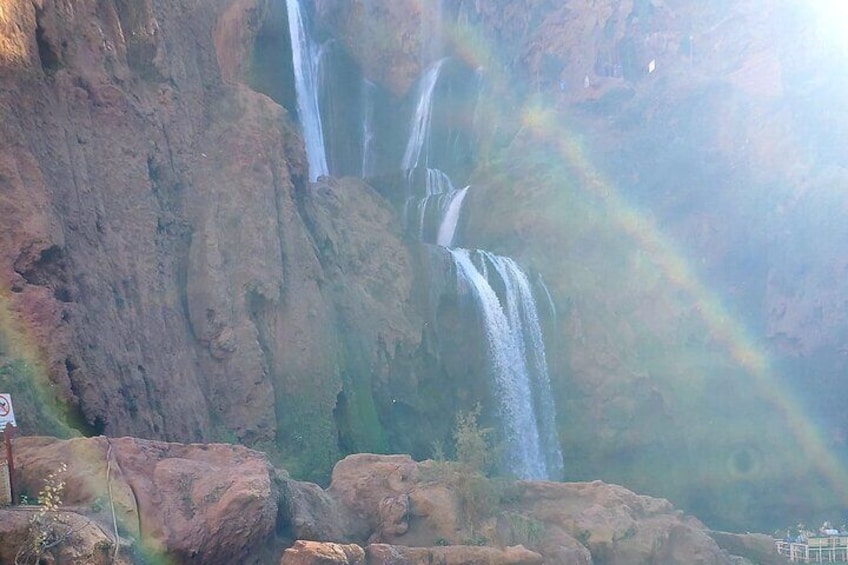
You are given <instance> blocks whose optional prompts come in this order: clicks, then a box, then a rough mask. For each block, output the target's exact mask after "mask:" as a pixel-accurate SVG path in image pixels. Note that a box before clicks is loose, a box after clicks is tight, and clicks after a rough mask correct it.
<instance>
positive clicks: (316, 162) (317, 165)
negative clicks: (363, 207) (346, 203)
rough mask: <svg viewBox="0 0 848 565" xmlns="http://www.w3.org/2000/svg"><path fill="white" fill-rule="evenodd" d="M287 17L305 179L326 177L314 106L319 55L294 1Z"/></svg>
mask: <svg viewBox="0 0 848 565" xmlns="http://www.w3.org/2000/svg"><path fill="white" fill-rule="evenodd" d="M286 8H287V9H288V16H289V35H290V36H291V43H292V60H293V63H294V82H295V90H296V94H297V113H298V116H299V118H300V125H301V127H302V129H303V141H304V144H305V145H306V159H307V161H308V163H309V179H310V180H315V179H317V178H318V177H319V176H321V175H326V174H328V169H327V156H326V153H325V150H324V129H323V126H322V124H321V112H320V108H319V105H318V71H319V59H320V53H319V49H318V46H317V45H315V42H314V41H313V40H312V37H311V36H310V35H309V30H308V28H307V25H306V21H305V20H304V17H303V13H302V12H301V9H300V2H299V1H298V0H286Z"/></svg>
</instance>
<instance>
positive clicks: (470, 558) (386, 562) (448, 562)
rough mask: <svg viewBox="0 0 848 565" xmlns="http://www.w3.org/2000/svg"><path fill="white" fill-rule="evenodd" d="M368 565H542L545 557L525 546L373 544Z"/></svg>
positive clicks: (369, 550)
mask: <svg viewBox="0 0 848 565" xmlns="http://www.w3.org/2000/svg"><path fill="white" fill-rule="evenodd" d="M365 554H366V556H367V557H368V565H429V564H430V563H439V564H441V565H541V564H542V563H544V560H543V559H542V556H541V555H539V554H538V553H536V552H533V551H530V550H528V549H525V548H524V547H522V546H516V547H507V548H504V549H498V548H494V547H477V546H472V545H454V546H444V547H405V546H399V545H385V544H371V545H369V546H368V547H366V548H365Z"/></svg>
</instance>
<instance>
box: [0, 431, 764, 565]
mask: <svg viewBox="0 0 848 565" xmlns="http://www.w3.org/2000/svg"><path fill="white" fill-rule="evenodd" d="M14 452H15V458H16V462H17V475H16V484H17V487H18V491H19V492H21V493H26V494H27V496H28V497H29V498H30V499H32V497H34V496H37V493H39V492H40V491H42V487H43V486H44V484H45V483H46V482H49V481H50V480H51V479H49V476H50V474H51V473H54V475H55V476H56V477H58V480H59V481H62V482H63V483H64V485H63V487H62V488H61V489H59V497H60V500H59V503H60V504H61V506H60V508H59V510H60V511H61V520H57V521H56V523H58V524H64V525H73V524H80V525H81V527H80V528H78V529H75V531H74V536H75V537H73V536H69V537H68V538H66V539H62V541H61V543H57V544H56V545H55V546H53V547H51V548H50V554H51V555H52V556H53V558H54V559H55V560H56V562H57V563H68V562H82V563H101V562H105V561H98V559H100V558H101V557H103V556H104V555H105V554H109V556H111V555H112V554H113V553H114V551H115V545H114V544H115V537H114V534H113V532H114V528H115V524H116V523H117V528H118V531H119V532H120V536H121V537H120V538H118V540H117V543H118V544H119V548H118V554H119V556H120V557H121V558H128V557H130V556H131V554H132V552H133V551H142V552H145V554H146V555H154V556H157V557H159V558H163V559H170V560H173V561H174V562H175V563H195V562H203V563H210V564H213V563H235V562H238V563H270V562H280V563H281V564H284V565H307V564H309V565H318V564H321V565H328V564H337V565H366V564H369V565H424V564H426V563H445V564H455V565H462V564H472V563H473V564H478V565H541V564H542V563H557V564H559V565H591V564H592V563H655V564H657V565H659V564H662V565H672V564H675V563H703V564H728V563H730V562H731V561H730V559H731V558H730V557H729V555H728V554H726V553H725V552H724V551H722V550H721V549H719V547H718V545H716V543H715V541H713V539H712V538H710V536H709V533H708V532H707V530H706V529H705V528H704V527H703V525H702V524H701V523H700V522H698V521H697V520H696V519H694V518H692V517H687V516H684V515H683V514H682V513H681V512H679V511H676V510H674V508H673V507H672V506H671V504H669V503H668V502H667V501H665V500H662V499H656V498H651V497H647V496H640V495H637V494H635V493H633V492H631V491H629V490H627V489H625V488H623V487H619V486H615V485H608V484H605V483H602V482H600V481H596V482H593V483H549V482H521V481H519V482H512V481H497V480H490V479H485V478H483V477H482V476H479V475H476V474H474V473H472V472H470V471H468V470H465V469H463V468H461V467H458V466H456V465H455V464H450V463H445V462H442V463H437V462H434V461H426V462H423V463H416V462H414V461H413V460H412V459H410V458H409V457H408V456H405V455H370V454H360V455H354V456H349V457H347V458H345V459H344V460H342V461H341V462H339V464H338V465H337V466H336V468H335V469H334V471H333V482H332V485H331V487H330V488H329V489H327V490H326V491H325V490H322V489H320V487H318V486H317V485H314V484H311V483H303V482H299V481H294V480H292V479H290V478H288V477H287V476H286V475H285V472H283V471H280V470H275V469H273V468H272V467H271V466H270V465H269V464H268V461H267V459H266V458H265V456H264V455H263V454H261V453H259V452H256V451H252V450H249V449H247V448H244V447H240V446H232V445H224V444H194V445H186V444H175V443H164V442H156V441H150V440H139V439H134V438H119V439H108V438H104V437H99V438H90V439H74V440H56V439H53V438H43V437H42V438H39V437H24V438H19V439H17V440H15V443H14ZM63 465H64V466H66V470H65V471H64V472H61V471H59V473H58V474H56V471H57V470H60V469H61V467H62V466H63ZM52 484H56V482H55V480H54V483H52ZM33 512H37V510H35V511H27V510H26V509H24V508H20V507H19V508H12V509H0V532H2V533H3V536H4V537H3V541H4V543H3V544H0V556H2V558H0V563H6V562H9V555H13V554H14V553H16V552H17V551H18V548H19V547H20V545H21V544H22V543H23V540H24V539H26V536H27V535H28V528H29V517H30V516H32V514H33ZM113 512H114V514H113ZM47 515H48V516H49V517H50V519H51V520H53V519H54V518H57V517H60V516H59V514H57V512H56V511H53V510H50V511H48V512H47ZM113 516H114V518H113ZM51 523H53V522H51ZM726 537H727V536H725V538H726ZM754 541H756V543H759V542H760V540H754ZM754 541H751V540H747V541H744V542H741V541H737V542H735V547H736V548H737V549H739V548H741V550H744V551H746V552H748V553H752V551H753V549H752V548H753V547H754V545H755V544H754ZM727 543H729V542H727ZM746 544H747V545H748V546H749V547H748V549H746V548H745V545H746ZM134 547H135V549H134ZM107 550H108V551H107ZM101 554H104V555H101ZM69 556H76V557H69ZM73 559H78V561H73ZM69 560H70V561H69Z"/></svg>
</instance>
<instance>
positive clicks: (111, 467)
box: [14, 437, 277, 563]
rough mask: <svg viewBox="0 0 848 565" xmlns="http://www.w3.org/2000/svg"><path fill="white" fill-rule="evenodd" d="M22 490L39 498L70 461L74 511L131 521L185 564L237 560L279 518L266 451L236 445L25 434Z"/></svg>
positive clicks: (68, 498)
mask: <svg viewBox="0 0 848 565" xmlns="http://www.w3.org/2000/svg"><path fill="white" fill-rule="evenodd" d="M14 454H15V460H16V463H17V466H16V484H17V485H18V488H19V489H20V490H21V491H22V492H27V493H29V494H30V495H31V496H36V495H37V494H38V492H39V491H40V490H41V488H42V485H43V484H44V480H45V477H47V475H48V474H49V473H50V472H53V471H55V470H56V469H59V467H60V465H62V464H63V463H64V464H65V465H66V466H67V471H65V472H64V473H62V474H61V475H62V480H64V481H65V487H64V490H63V492H62V496H61V498H62V502H63V504H65V505H74V506H78V507H80V506H81V507H85V508H86V511H87V512H88V513H90V514H92V515H93V516H94V517H95V518H97V517H100V518H101V519H102V521H103V522H104V523H107V524H110V523H111V514H110V508H111V506H112V505H113V504H114V506H115V513H116V515H117V517H118V518H119V519H120V521H121V523H122V525H123V526H124V527H125V528H126V529H127V530H129V531H130V532H132V533H134V534H136V535H139V536H140V539H143V540H144V542H145V544H146V545H147V546H149V548H150V549H151V550H153V551H156V552H162V553H164V554H167V555H169V556H171V557H173V558H176V560H177V561H187V560H195V561H196V562H203V563H232V562H240V561H242V560H244V559H245V558H246V557H247V556H248V555H250V554H252V553H253V552H255V551H256V550H257V548H258V547H261V546H263V545H264V544H265V542H267V541H268V538H269V536H270V535H271V534H272V533H273V531H274V527H275V524H276V517H277V493H276V492H275V490H274V488H273V486H272V485H273V484H272V480H271V467H270V465H269V464H268V461H267V459H266V458H265V456H264V455H263V454H262V453H259V452H257V451H253V450H250V449H247V448H245V447H242V446H236V445H227V444H208V445H201V444H190V445H186V444H177V443H166V442H160V441H151V440H142V439H135V438H117V439H112V438H104V437H98V438H87V439H83V438H77V439H72V440H56V439H52V438H38V437H36V438H30V437H22V438H18V439H17V440H15V443H14Z"/></svg>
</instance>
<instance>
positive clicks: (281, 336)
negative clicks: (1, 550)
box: [0, 1, 420, 474]
mask: <svg viewBox="0 0 848 565" xmlns="http://www.w3.org/2000/svg"><path fill="white" fill-rule="evenodd" d="M269 10H270V8H269V6H268V3H267V2H216V3H212V4H209V3H204V4H200V3H185V2H170V3H169V2H142V3H137V2H123V1H116V2H99V1H92V2H80V3H73V4H69V3H64V2H52V1H47V2H29V1H21V2H13V3H10V4H7V5H5V6H4V8H3V11H2V12H0V18H2V21H0V25H2V26H3V28H2V29H3V38H4V44H3V49H2V52H1V53H0V57H2V60H0V73H2V77H0V81H2V82H0V84H2V103H0V108H2V115H3V119H2V125H0V128H2V133H0V143H2V151H0V154H2V174H0V186H2V189H0V201H2V207H3V214H2V217H3V229H2V233H3V236H2V237H3V239H2V258H3V259H2V272H3V274H2V297H3V302H2V305H3V311H4V316H5V318H4V319H5V320H7V321H8V323H4V325H3V333H4V339H3V342H2V343H3V350H2V351H0V353H2V354H3V355H5V356H6V358H7V359H13V358H17V359H23V360H24V361H25V362H26V363H28V364H29V366H30V367H35V369H34V370H30V369H27V367H26V365H24V364H19V365H15V366H13V368H12V369H10V370H9V371H8V374H9V375H10V378H12V377H13V376H14V374H13V373H15V374H19V373H22V372H26V371H28V370H30V371H31V372H32V373H34V374H35V375H38V374H39V373H40V372H41V371H42V370H43V372H44V373H45V374H46V380H44V382H43V383H42V387H43V392H45V394H46V396H48V397H49V396H53V395H55V396H56V397H58V399H59V404H60V407H61V409H63V410H64V411H65V412H66V414H67V415H68V416H70V417H71V420H72V421H73V422H74V423H75V424H76V425H77V426H78V427H79V429H80V430H81V431H83V432H84V433H97V434H99V433H105V434H109V435H121V434H128V433H133V434H136V435H140V436H143V437H157V438H163V439H172V440H209V439H213V438H216V437H232V438H235V439H238V440H240V441H244V442H247V443H250V444H257V443H261V444H263V445H266V446H268V448H269V449H272V450H274V449H275V447H278V448H279V451H280V452H285V453H300V454H304V453H305V452H308V456H306V457H301V456H298V457H297V459H298V460H299V461H302V462H306V461H311V462H310V463H309V464H308V465H310V467H309V468H304V469H301V471H303V472H306V473H307V474H308V473H313V472H314V473H318V474H321V473H326V472H327V470H328V469H329V466H330V465H331V464H332V462H333V461H335V460H336V458H338V457H339V448H338V433H339V432H338V429H337V427H336V425H335V423H334V420H333V414H334V410H335V411H336V412H337V414H338V410H336V409H337V404H338V401H339V398H340V397H342V396H343V397H345V398H346V399H347V406H348V412H347V413H346V414H342V415H341V417H342V418H343V419H344V422H343V423H340V425H342V426H343V427H344V429H345V430H353V431H349V432H347V433H352V434H354V435H357V439H358V440H359V442H360V443H357V444H354V445H356V446H357V447H359V448H370V449H372V450H373V449H385V448H386V446H385V442H384V441H381V440H379V433H374V434H371V433H367V432H366V431H365V428H368V426H369V422H371V421H373V420H375V419H376V412H375V409H374V406H373V401H371V387H372V380H379V379H385V378H386V377H387V375H388V374H389V372H390V370H391V367H392V365H393V363H394V362H395V357H396V356H403V355H408V354H409V352H410V351H412V350H414V349H415V348H416V347H417V340H418V337H417V336H416V330H415V329H414V328H415V326H416V325H420V324H417V323H416V322H415V320H416V314H415V313H414V312H413V311H412V310H411V309H410V308H408V307H406V306H405V304H408V303H409V301H410V293H411V285H412V274H411V258H410V255H409V251H408V250H407V249H406V248H405V247H403V246H402V245H400V242H399V239H398V235H396V234H399V233H400V230H399V227H398V226H397V220H396V218H395V217H394V215H393V213H392V212H391V211H390V210H389V209H387V208H386V206H385V205H384V204H382V203H381V202H380V200H379V199H378V198H377V197H376V196H375V195H373V194H372V193H371V192H370V191H369V189H368V188H367V187H365V186H363V185H361V184H355V183H354V184H351V183H347V184H339V185H332V186H331V185H326V186H323V187H309V186H308V184H307V183H306V181H305V178H304V176H305V172H304V167H305V165H304V163H305V157H304V154H303V149H302V144H301V142H300V140H299V137H298V135H297V133H295V128H294V126H293V124H292V121H291V119H290V117H289V115H288V113H287V112H286V110H285V109H284V108H283V107H281V106H279V105H278V104H276V103H274V102H273V101H272V100H270V99H269V98H267V97H266V96H264V95H262V94H258V93H257V92H254V91H252V90H251V89H249V88H247V87H245V86H244V85H243V84H242V83H241V82H240V80H241V79H242V78H243V77H244V74H245V73H246V70H245V67H246V66H247V65H248V63H249V57H248V55H249V53H250V51H251V49H252V42H253V40H254V37H255V35H256V33H257V30H258V29H259V26H260V24H261V22H262V21H263V17H264V16H265V15H266V13H268V11H269ZM18 376H20V375H18ZM7 386H8V385H7ZM343 390H344V391H345V392H344V393H343ZM20 397H21V399H23V398H24V397H23V394H21V395H20ZM33 410H34V408H33V407H32V406H26V407H24V406H21V407H20V408H19V409H18V412H19V413H20V414H21V415H22V421H23V423H24V426H25V428H29V429H30V430H31V431H32V429H33V428H35V427H37V426H35V425H34V423H33V421H32V420H30V419H28V417H27V414H28V413H32V411H33ZM371 428H373V429H376V430H379V426H373V425H372V426H371Z"/></svg>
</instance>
